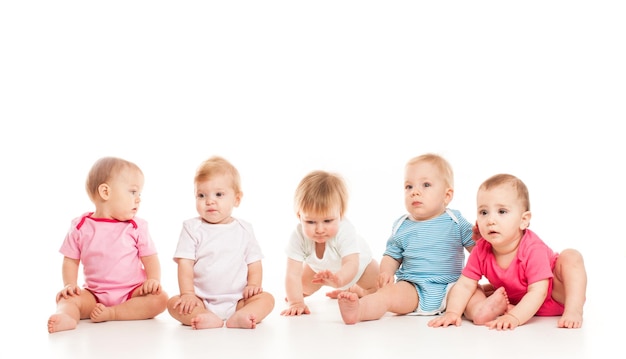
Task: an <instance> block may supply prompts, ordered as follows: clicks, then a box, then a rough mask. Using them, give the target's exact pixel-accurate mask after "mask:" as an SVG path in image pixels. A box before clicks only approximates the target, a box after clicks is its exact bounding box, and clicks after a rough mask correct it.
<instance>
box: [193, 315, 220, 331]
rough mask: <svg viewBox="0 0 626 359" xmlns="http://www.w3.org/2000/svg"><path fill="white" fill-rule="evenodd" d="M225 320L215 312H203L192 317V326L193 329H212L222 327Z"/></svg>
mask: <svg viewBox="0 0 626 359" xmlns="http://www.w3.org/2000/svg"><path fill="white" fill-rule="evenodd" d="M223 326H224V321H223V320H222V319H220V317H218V316H217V315H215V314H214V313H202V314H198V316H197V317H195V318H192V319H191V327H192V328H193V329H211V328H221V327H223Z"/></svg>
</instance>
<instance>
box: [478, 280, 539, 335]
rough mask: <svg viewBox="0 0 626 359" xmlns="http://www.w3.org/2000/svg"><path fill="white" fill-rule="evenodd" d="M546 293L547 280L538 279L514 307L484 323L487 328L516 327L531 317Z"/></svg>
mask: <svg viewBox="0 0 626 359" xmlns="http://www.w3.org/2000/svg"><path fill="white" fill-rule="evenodd" d="M547 295H548V280H547V279H544V280H540V281H538V282H535V283H533V284H531V285H529V286H528V290H527V291H526V294H524V296H523V297H522V300H520V301H519V303H517V305H516V306H515V307H513V308H512V309H510V310H508V311H507V312H506V313H504V314H503V315H501V316H499V317H498V318H496V319H495V320H492V321H490V322H488V323H486V324H485V325H486V326H488V327H489V329H497V330H506V329H515V328H516V327H518V326H520V325H522V324H524V323H526V322H527V321H529V320H530V318H532V317H533V316H534V315H535V314H536V313H537V311H538V310H539V308H540V307H541V305H542V304H543V302H544V301H545V300H546V296H547Z"/></svg>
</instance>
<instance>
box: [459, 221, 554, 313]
mask: <svg viewBox="0 0 626 359" xmlns="http://www.w3.org/2000/svg"><path fill="white" fill-rule="evenodd" d="M558 256H559V254H558V253H556V252H554V251H552V249H550V247H548V246H547V245H546V244H545V243H544V242H543V241H542V240H541V239H540V238H539V237H538V236H537V235H536V234H535V233H533V232H532V231H531V230H529V229H527V230H526V232H525V233H524V236H523V237H522V240H521V241H520V244H519V247H518V249H517V254H516V256H515V258H514V259H513V261H512V262H511V264H510V265H509V267H508V268H506V269H502V268H500V267H499V266H498V264H497V263H496V260H495V256H494V255H493V252H492V251H491V244H490V243H489V242H487V241H486V240H484V239H482V238H481V239H480V240H479V241H478V242H476V247H474V249H473V250H472V252H471V253H470V255H469V258H468V260H467V264H466V266H465V268H463V275H464V276H466V277H468V278H470V279H473V280H480V279H481V278H482V277H483V276H484V277H485V278H487V280H488V281H489V283H491V284H492V285H493V287H494V288H499V287H504V289H505V290H506V293H507V295H508V297H509V301H510V302H511V304H513V305H516V304H517V303H519V301H520V300H521V299H522V297H523V296H524V295H525V294H526V291H527V290H528V286H529V285H530V284H532V283H535V282H537V281H540V280H543V279H548V281H549V284H548V294H547V296H546V299H545V301H544V302H543V304H542V305H541V307H540V308H539V310H538V311H537V313H536V315H538V316H555V315H561V314H563V310H564V307H563V305H562V304H561V303H559V302H557V301H555V300H554V299H552V278H553V274H552V271H553V270H554V264H555V263H556V259H557V258H558Z"/></svg>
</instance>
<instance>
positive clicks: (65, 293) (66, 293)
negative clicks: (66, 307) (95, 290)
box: [57, 284, 80, 302]
mask: <svg viewBox="0 0 626 359" xmlns="http://www.w3.org/2000/svg"><path fill="white" fill-rule="evenodd" d="M75 295H80V287H78V286H77V285H73V284H68V285H66V286H65V287H63V289H61V291H60V292H59V293H57V302H58V301H59V299H61V298H64V299H67V298H69V297H72V296H75Z"/></svg>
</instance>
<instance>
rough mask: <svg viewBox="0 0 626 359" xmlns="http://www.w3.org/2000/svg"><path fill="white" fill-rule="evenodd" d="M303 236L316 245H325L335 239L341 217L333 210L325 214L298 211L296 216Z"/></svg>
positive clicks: (337, 211)
mask: <svg viewBox="0 0 626 359" xmlns="http://www.w3.org/2000/svg"><path fill="white" fill-rule="evenodd" d="M298 216H299V218H300V223H301V224H302V231H303V232H304V235H305V236H306V237H307V238H309V239H311V240H312V241H315V242H316V243H326V241H328V240H330V239H333V238H335V236H337V232H338V231H339V222H340V221H341V217H340V215H339V209H338V208H336V209H333V210H331V211H329V212H328V213H326V214H319V213H308V212H303V211H300V213H299V214H298Z"/></svg>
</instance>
